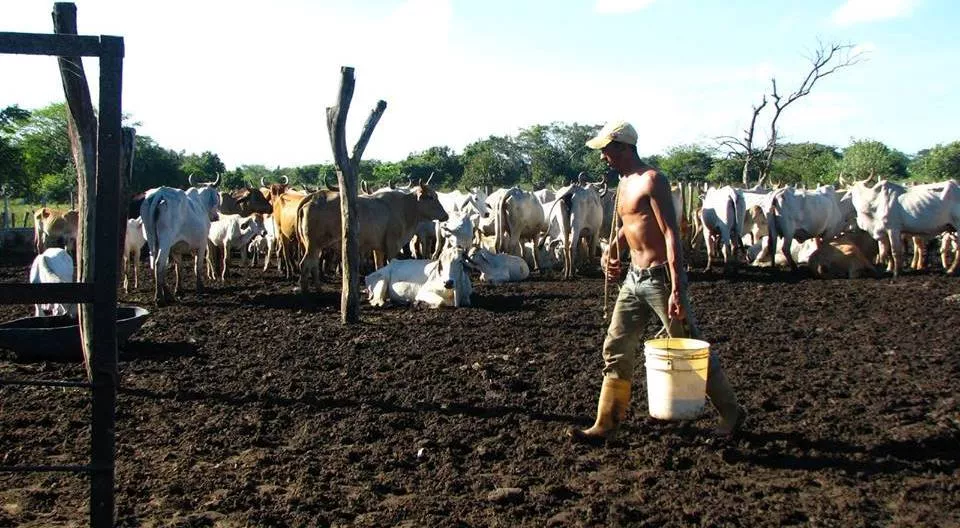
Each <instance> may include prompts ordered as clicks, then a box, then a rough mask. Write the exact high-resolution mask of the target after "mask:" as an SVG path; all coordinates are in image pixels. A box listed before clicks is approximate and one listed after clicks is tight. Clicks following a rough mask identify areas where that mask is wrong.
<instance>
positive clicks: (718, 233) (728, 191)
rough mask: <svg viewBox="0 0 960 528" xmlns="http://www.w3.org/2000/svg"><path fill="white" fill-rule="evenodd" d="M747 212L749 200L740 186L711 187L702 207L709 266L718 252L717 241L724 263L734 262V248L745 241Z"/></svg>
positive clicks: (702, 224) (711, 265) (728, 267)
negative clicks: (735, 187) (737, 187)
mask: <svg viewBox="0 0 960 528" xmlns="http://www.w3.org/2000/svg"><path fill="white" fill-rule="evenodd" d="M745 214H746V204H745V202H744V199H743V193H741V192H740V190H739V189H734V188H733V187H730V186H729V185H725V186H723V187H721V188H719V189H717V188H710V189H708V190H707V194H706V196H704V198H703V207H702V208H701V210H700V225H701V229H702V232H703V240H704V241H705V242H706V245H707V269H708V270H709V269H711V268H712V267H713V258H714V256H715V255H716V245H715V244H714V242H716V244H719V246H720V248H721V249H720V251H721V253H722V254H723V265H724V267H725V268H727V269H730V268H731V267H733V266H734V264H735V262H736V259H735V258H734V254H733V252H734V249H736V248H737V247H738V246H740V245H741V243H740V237H741V236H742V235H743V219H744V216H745Z"/></svg>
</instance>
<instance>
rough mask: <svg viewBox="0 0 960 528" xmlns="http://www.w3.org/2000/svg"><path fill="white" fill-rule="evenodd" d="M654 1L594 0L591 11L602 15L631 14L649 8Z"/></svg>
mask: <svg viewBox="0 0 960 528" xmlns="http://www.w3.org/2000/svg"><path fill="white" fill-rule="evenodd" d="M654 1H656V0H596V3H595V4H594V5H593V10H594V11H596V12H597V13H601V14H604V15H611V14H619V13H632V12H634V11H640V10H641V9H645V8H647V7H649V6H650V4H652V3H653V2H654Z"/></svg>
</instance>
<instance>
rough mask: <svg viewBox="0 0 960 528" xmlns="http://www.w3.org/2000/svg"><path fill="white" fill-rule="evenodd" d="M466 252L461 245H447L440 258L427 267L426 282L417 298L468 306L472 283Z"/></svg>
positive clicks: (435, 304) (436, 304)
mask: <svg viewBox="0 0 960 528" xmlns="http://www.w3.org/2000/svg"><path fill="white" fill-rule="evenodd" d="M466 261H467V255H466V252H465V251H464V250H463V248H461V247H448V248H446V249H444V250H443V252H442V253H440V258H439V259H437V260H436V261H435V262H433V263H431V264H430V265H429V266H428V268H427V270H426V271H427V282H426V283H425V284H424V285H423V287H422V288H420V292H419V293H418V295H417V300H419V301H423V302H426V303H427V304H430V305H433V306H438V305H445V306H453V307H461V306H470V295H471V294H472V293H473V284H472V283H471V282H470V275H469V274H468V273H467V270H466V266H465V263H466Z"/></svg>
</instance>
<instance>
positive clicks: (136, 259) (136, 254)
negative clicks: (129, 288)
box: [133, 248, 140, 291]
mask: <svg viewBox="0 0 960 528" xmlns="http://www.w3.org/2000/svg"><path fill="white" fill-rule="evenodd" d="M133 289H134V291H139V290H140V248H137V249H135V250H134V251H133Z"/></svg>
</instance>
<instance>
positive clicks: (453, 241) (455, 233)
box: [433, 213, 474, 259]
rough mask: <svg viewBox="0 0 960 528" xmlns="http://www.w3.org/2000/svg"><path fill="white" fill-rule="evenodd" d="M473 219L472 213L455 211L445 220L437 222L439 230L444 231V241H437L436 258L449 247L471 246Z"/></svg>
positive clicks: (439, 231) (465, 247)
mask: <svg viewBox="0 0 960 528" xmlns="http://www.w3.org/2000/svg"><path fill="white" fill-rule="evenodd" d="M473 225H474V224H473V219H472V216H471V215H466V214H463V213H455V214H453V215H452V216H450V218H448V219H447V220H446V221H445V222H437V232H438V233H442V236H443V241H444V242H443V243H442V245H441V243H440V242H438V243H437V248H436V251H435V252H434V254H433V258H434V259H438V258H440V253H441V252H442V251H443V250H444V249H445V248H447V247H458V246H459V247H462V248H464V249H467V248H469V247H470V246H471V245H472V244H473Z"/></svg>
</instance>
